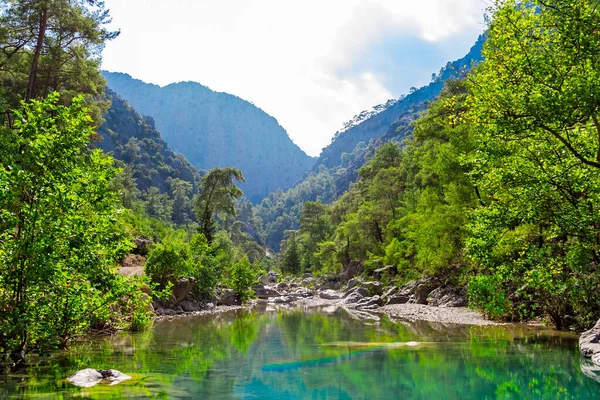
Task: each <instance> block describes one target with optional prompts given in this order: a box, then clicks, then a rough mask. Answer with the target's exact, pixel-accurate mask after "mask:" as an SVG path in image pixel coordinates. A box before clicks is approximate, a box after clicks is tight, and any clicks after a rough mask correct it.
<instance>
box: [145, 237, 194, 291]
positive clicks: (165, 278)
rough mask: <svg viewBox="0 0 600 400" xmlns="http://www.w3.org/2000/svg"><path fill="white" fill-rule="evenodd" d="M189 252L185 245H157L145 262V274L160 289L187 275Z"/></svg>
mask: <svg viewBox="0 0 600 400" xmlns="http://www.w3.org/2000/svg"><path fill="white" fill-rule="evenodd" d="M189 259H190V255H189V250H188V248H187V246H186V245H183V244H173V243H163V244H159V245H157V246H156V247H155V248H154V249H153V250H152V251H151V252H150V257H148V261H146V266H145V270H146V274H147V275H148V276H149V277H150V279H151V281H152V282H154V283H157V284H158V285H159V287H160V288H163V287H165V286H166V284H167V282H169V281H170V280H172V279H176V278H180V277H183V276H185V275H188V274H189V272H190V271H189Z"/></svg>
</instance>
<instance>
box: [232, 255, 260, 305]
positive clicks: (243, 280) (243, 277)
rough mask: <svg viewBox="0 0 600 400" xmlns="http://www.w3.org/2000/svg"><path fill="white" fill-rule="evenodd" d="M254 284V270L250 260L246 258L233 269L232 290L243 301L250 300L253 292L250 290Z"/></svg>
mask: <svg viewBox="0 0 600 400" xmlns="http://www.w3.org/2000/svg"><path fill="white" fill-rule="evenodd" d="M253 283H254V268H253V267H252V264H250V261H248V258H247V257H245V256H244V258H242V259H241V260H240V261H238V262H237V263H235V264H234V265H233V268H232V269H231V288H232V289H233V291H234V292H235V294H236V296H237V297H238V298H239V299H240V300H242V301H246V300H248V299H249V298H250V297H251V296H252V294H253V292H252V290H251V289H250V288H251V287H252V284H253Z"/></svg>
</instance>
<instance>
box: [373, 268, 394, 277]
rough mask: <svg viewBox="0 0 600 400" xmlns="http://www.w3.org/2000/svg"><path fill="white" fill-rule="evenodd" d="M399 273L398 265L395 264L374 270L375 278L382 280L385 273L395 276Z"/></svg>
mask: <svg viewBox="0 0 600 400" xmlns="http://www.w3.org/2000/svg"><path fill="white" fill-rule="evenodd" d="M397 273H398V267H396V266H395V265H388V266H386V267H383V268H378V269H376V270H375V271H373V278H374V279H377V280H380V279H381V278H382V277H383V276H385V275H387V276H394V275H396V274H397Z"/></svg>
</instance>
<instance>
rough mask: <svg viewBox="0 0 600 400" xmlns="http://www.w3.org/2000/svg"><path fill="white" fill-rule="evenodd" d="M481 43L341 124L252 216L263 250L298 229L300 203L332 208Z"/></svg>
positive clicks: (475, 58) (465, 66)
mask: <svg viewBox="0 0 600 400" xmlns="http://www.w3.org/2000/svg"><path fill="white" fill-rule="evenodd" d="M484 42H485V36H484V35H481V36H480V37H479V38H478V40H477V42H476V43H475V44H474V45H473V47H472V48H471V49H470V51H469V53H468V54H467V55H466V56H465V57H463V58H461V59H459V60H456V61H454V62H448V64H446V66H445V67H443V68H442V69H441V70H440V72H439V73H438V74H436V76H435V79H433V80H432V82H431V83H430V84H429V85H427V86H424V87H422V88H420V89H415V90H411V93H410V94H408V95H407V96H404V97H402V98H400V99H399V100H397V101H388V102H387V103H385V104H382V105H379V106H375V107H373V109H372V110H370V111H364V112H362V113H360V114H359V115H357V116H355V117H354V118H353V120H351V121H349V122H348V123H346V124H345V126H344V129H342V130H341V131H339V132H338V133H337V134H336V135H335V137H334V139H333V141H332V142H331V144H330V145H329V146H327V147H326V148H324V149H323V151H322V152H321V155H320V156H319V158H318V160H317V162H316V163H315V165H314V167H313V170H312V172H311V173H310V174H309V176H307V177H306V178H305V180H304V181H303V182H301V183H300V184H298V185H296V186H295V187H294V188H291V189H289V190H287V191H279V192H276V193H273V194H271V195H270V196H269V197H268V198H266V199H265V200H264V201H263V202H262V203H261V204H259V205H258V206H257V207H256V214H257V215H258V216H260V217H261V218H262V220H263V223H264V227H263V231H264V234H265V238H266V242H267V244H268V245H269V246H271V247H272V248H274V249H278V248H279V244H280V242H281V240H283V238H284V232H285V231H286V230H288V229H296V228H297V227H298V220H299V217H300V211H301V210H302V205H303V203H304V202H306V201H315V200H320V201H322V202H324V203H329V202H332V201H333V200H335V199H336V198H338V197H339V196H341V195H342V194H343V193H344V192H345V191H346V190H347V189H348V188H349V187H350V184H351V183H353V182H356V181H357V180H358V170H359V169H360V167H362V166H363V165H364V164H365V163H366V162H367V161H368V160H369V159H371V158H372V157H373V156H374V155H375V152H376V150H377V149H378V148H379V147H380V146H381V145H383V144H385V143H387V142H389V141H396V142H401V141H402V140H403V139H404V138H405V137H407V136H409V135H410V134H411V133H412V129H413V125H412V122H413V121H415V120H416V119H418V117H419V116H420V115H421V113H422V112H423V111H425V110H426V109H427V107H428V104H429V102H431V101H432V100H434V99H435V98H436V97H437V96H439V95H440V93H441V92H442V89H443V88H444V85H445V83H446V82H447V81H448V80H450V79H457V78H460V77H463V76H465V73H466V71H468V70H470V69H471V66H472V65H473V63H477V62H479V61H481V60H482V56H481V50H482V47H483V43H484Z"/></svg>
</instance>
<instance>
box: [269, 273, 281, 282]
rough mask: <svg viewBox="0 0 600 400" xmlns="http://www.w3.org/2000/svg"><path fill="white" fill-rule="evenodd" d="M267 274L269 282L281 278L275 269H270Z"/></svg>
mask: <svg viewBox="0 0 600 400" xmlns="http://www.w3.org/2000/svg"><path fill="white" fill-rule="evenodd" d="M267 276H268V277H269V283H277V281H278V280H279V274H278V273H277V272H275V271H269V273H268V274H267Z"/></svg>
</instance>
